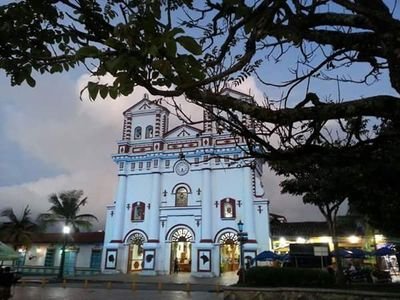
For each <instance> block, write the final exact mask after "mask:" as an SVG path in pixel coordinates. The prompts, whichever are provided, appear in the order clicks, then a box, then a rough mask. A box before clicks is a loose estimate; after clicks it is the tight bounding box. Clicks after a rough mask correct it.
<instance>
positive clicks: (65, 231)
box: [63, 226, 71, 234]
mask: <svg viewBox="0 0 400 300" xmlns="http://www.w3.org/2000/svg"><path fill="white" fill-rule="evenodd" d="M70 232H71V228H70V227H69V226H64V227H63V233H64V234H69V233H70Z"/></svg>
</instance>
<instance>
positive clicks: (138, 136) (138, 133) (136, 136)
mask: <svg viewBox="0 0 400 300" xmlns="http://www.w3.org/2000/svg"><path fill="white" fill-rule="evenodd" d="M133 138H134V139H135V140H140V139H141V138H142V127H140V126H138V127H136V128H135V133H134V135H133Z"/></svg>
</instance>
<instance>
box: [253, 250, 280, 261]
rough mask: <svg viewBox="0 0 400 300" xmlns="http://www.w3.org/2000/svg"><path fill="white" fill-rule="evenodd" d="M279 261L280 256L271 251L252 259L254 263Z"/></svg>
mask: <svg viewBox="0 0 400 300" xmlns="http://www.w3.org/2000/svg"><path fill="white" fill-rule="evenodd" d="M279 259H280V256H279V255H278V254H276V253H274V252H272V251H263V252H261V253H260V254H258V255H257V256H256V257H255V258H254V260H255V261H274V260H279Z"/></svg>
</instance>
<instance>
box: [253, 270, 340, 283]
mask: <svg viewBox="0 0 400 300" xmlns="http://www.w3.org/2000/svg"><path fill="white" fill-rule="evenodd" d="M246 283H247V284H248V285H251V286H266V287H268V286H270V287H275V286H285V287H332V286H333V285H334V284H335V277H334V276H333V275H332V274H329V273H328V272H327V271H326V270H318V269H302V268H271V267H254V268H250V269H249V270H247V271H246Z"/></svg>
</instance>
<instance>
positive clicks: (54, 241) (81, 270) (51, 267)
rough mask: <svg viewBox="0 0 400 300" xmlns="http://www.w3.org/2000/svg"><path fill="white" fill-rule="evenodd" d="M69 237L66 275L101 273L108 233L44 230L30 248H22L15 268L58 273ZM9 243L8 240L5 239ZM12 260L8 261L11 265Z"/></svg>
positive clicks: (45, 273)
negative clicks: (102, 254) (49, 231)
mask: <svg viewBox="0 0 400 300" xmlns="http://www.w3.org/2000/svg"><path fill="white" fill-rule="evenodd" d="M64 238H67V239H66V251H65V264H64V274H65V275H66V276H74V275H91V274H98V273H100V272H101V253H102V248H103V241H104V232H103V231H99V232H76V233H71V234H70V235H68V236H64V235H63V234H62V233H41V234H35V235H33V237H32V245H31V247H30V248H29V249H23V248H20V249H18V252H19V253H20V258H19V259H18V260H17V261H16V262H14V267H15V268H16V269H17V270H18V271H20V272H22V273H23V274H24V275H56V274H58V271H59V268H60V260H61V251H62V247H63V244H64ZM4 242H5V243H7V241H4ZM11 264H13V263H12V262H10V261H9V262H5V265H11Z"/></svg>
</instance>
